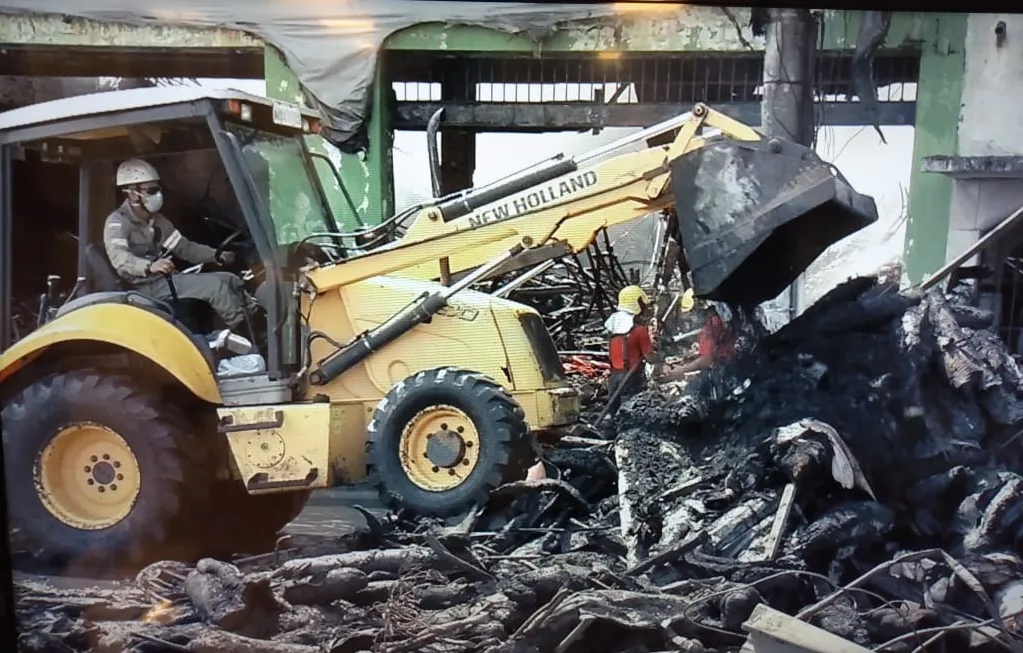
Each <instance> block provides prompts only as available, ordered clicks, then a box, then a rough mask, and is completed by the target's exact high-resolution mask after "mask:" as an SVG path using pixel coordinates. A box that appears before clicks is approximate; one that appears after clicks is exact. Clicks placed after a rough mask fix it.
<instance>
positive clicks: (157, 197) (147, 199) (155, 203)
mask: <svg viewBox="0 0 1023 653" xmlns="http://www.w3.org/2000/svg"><path fill="white" fill-rule="evenodd" d="M142 206H144V207H146V210H147V211H149V212H150V213H156V212H157V211H159V210H160V209H161V208H162V207H163V193H162V192H160V193H156V194H154V195H144V196H143V197H142Z"/></svg>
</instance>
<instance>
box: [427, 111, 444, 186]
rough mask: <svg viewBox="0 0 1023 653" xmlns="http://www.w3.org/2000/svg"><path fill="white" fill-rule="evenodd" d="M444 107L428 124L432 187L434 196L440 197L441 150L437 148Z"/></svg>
mask: <svg viewBox="0 0 1023 653" xmlns="http://www.w3.org/2000/svg"><path fill="white" fill-rule="evenodd" d="M443 114H444V107H441V108H439V109H437V110H436V111H435V112H434V113H433V115H432V116H430V120H429V121H428V122H427V123H426V153H427V154H428V155H429V159H430V186H431V187H432V188H433V196H434V197H440V148H439V147H438V146H437V131H438V130H440V118H441V116H442V115H443Z"/></svg>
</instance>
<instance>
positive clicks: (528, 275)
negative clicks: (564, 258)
mask: <svg viewBox="0 0 1023 653" xmlns="http://www.w3.org/2000/svg"><path fill="white" fill-rule="evenodd" d="M555 262H556V259H551V260H549V261H544V262H543V263H541V264H539V265H535V266H533V268H532V269H531V270H528V271H526V272H524V273H522V274H521V275H520V276H518V277H516V278H515V279H512V280H511V281H509V282H508V283H506V284H505V285H503V286H501V287H500V288H498V289H497V290H496V291H494V293H493V294H494V297H507V296H508V295H509V293H511V292H512V291H514V290H516V289H517V288H519V287H520V286H522V284H524V283H526V282H527V281H529V280H530V279H533V278H534V277H536V276H537V275H539V274H542V273H543V272H544V271H546V270H547V269H549V268H550V267H551V266H552V265H554V263H555Z"/></svg>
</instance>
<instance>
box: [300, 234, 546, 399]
mask: <svg viewBox="0 0 1023 653" xmlns="http://www.w3.org/2000/svg"><path fill="white" fill-rule="evenodd" d="M525 249H526V248H525V246H524V245H521V244H520V245H516V246H515V247H513V248H512V249H510V250H508V251H507V252H505V253H504V254H503V255H501V256H499V257H497V258H496V259H494V260H493V261H490V262H488V263H487V264H486V265H481V266H480V267H478V268H476V269H475V270H473V271H472V272H471V273H469V274H467V275H465V277H463V278H462V279H460V280H459V281H458V283H455V284H452V285H451V286H447V287H445V288H444V289H443V290H440V291H437V292H433V293H424V294H423V295H422V296H421V297H419V299H417V300H415V301H414V302H412V303H411V304H409V305H408V306H407V307H406V308H404V309H402V310H401V311H398V312H397V313H395V314H394V315H392V316H391V317H390V319H388V320H387V321H386V322H384V323H383V324H381V325H380V326H378V327H376V328H374V329H371V330H369V331H366V332H364V333H362V334H360V335H359V336H357V337H356V338H355V339H353V340H352V341H351V342H350V343H348V344H347V345H346V346H345V347H344V348H342V349H339V350H337V351H336V352H335V353H333V354H331V355H330V356H328V357H327V358H326V359H324V360H322V361H320V363H319V366H318V368H317V369H315V370H313V371H312V372H311V373H310V374H309V382H310V383H312V384H313V385H325V384H327V383H330V382H331V381H333V380H334V379H336V378H337V377H339V376H341V375H342V374H344V373H345V372H346V371H347V370H350V369H351V368H352V367H354V366H355V365H358V364H359V363H361V362H362V361H364V360H366V358H368V357H369V355H370V354H372V353H373V352H375V351H378V350H379V349H380V348H381V347H384V346H385V345H387V344H389V343H391V342H394V341H395V340H397V339H398V338H399V337H401V336H402V335H404V334H406V333H408V332H409V331H411V330H412V329H413V328H415V327H416V326H418V325H420V324H423V323H424V322H426V321H427V320H429V319H430V318H431V317H433V316H434V315H436V314H437V313H438V312H439V311H440V310H441V309H443V308H444V307H445V306H447V303H448V300H449V299H451V297H452V296H453V295H456V294H458V293H460V292H462V291H463V290H465V289H466V288H468V287H469V286H471V285H472V284H474V283H476V282H477V281H479V280H480V279H484V278H486V276H487V275H489V274H490V273H491V272H493V271H494V270H496V269H497V268H499V267H500V266H501V265H503V264H504V263H505V262H506V261H508V260H509V259H511V258H514V257H515V256H518V255H519V254H521V253H522V251H523V250H525Z"/></svg>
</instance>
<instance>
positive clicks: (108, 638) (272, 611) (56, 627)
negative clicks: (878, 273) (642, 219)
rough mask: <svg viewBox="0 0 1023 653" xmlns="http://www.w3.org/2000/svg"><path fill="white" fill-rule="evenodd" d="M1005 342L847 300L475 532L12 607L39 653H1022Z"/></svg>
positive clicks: (215, 565) (1022, 603)
mask: <svg viewBox="0 0 1023 653" xmlns="http://www.w3.org/2000/svg"><path fill="white" fill-rule="evenodd" d="M991 319H992V318H991V315H990V314H987V313H985V312H984V311H981V310H977V309H974V308H971V307H968V306H966V305H965V304H963V303H962V302H961V301H960V300H959V298H958V297H957V296H956V295H950V296H948V297H945V296H942V295H941V294H939V293H937V292H936V291H932V292H930V293H928V294H926V295H923V294H919V293H912V292H908V293H899V292H898V291H897V289H896V288H895V287H893V286H891V285H887V284H881V283H878V282H877V280H876V279H857V280H853V281H850V282H848V283H847V284H845V285H843V286H841V287H839V288H837V289H836V290H834V291H833V292H832V293H830V294H829V295H827V296H826V297H825V298H823V299H822V300H821V301H820V302H818V303H817V304H815V305H814V306H813V307H811V308H810V309H809V310H808V311H807V312H806V313H804V314H803V315H802V316H800V318H798V319H797V320H795V321H794V322H792V323H791V324H789V325H787V326H786V327H784V328H782V329H781V330H779V331H777V332H775V333H773V334H771V335H769V336H767V337H766V338H764V339H763V340H761V341H760V342H759V343H757V345H756V347H754V348H753V349H752V350H751V351H749V352H746V353H744V354H743V355H741V356H740V357H739V358H737V359H736V360H735V361H734V362H733V363H731V364H729V365H728V366H727V367H725V368H722V369H719V370H715V371H714V372H713V373H710V374H704V375H702V376H701V377H700V378H699V379H698V380H696V381H694V382H691V383H690V384H688V385H686V386H681V387H680V386H671V385H669V386H664V387H659V388H652V389H651V390H649V391H647V392H644V393H641V394H640V395H638V396H636V397H634V398H633V399H631V400H630V401H628V402H627V403H626V404H625V405H624V406H623V407H622V409H621V411H619V413H618V415H617V416H616V418H615V421H616V426H617V432H618V437H617V438H616V439H615V440H614V441H604V440H600V439H587V438H581V437H576V438H571V439H569V440H568V442H567V443H566V444H565V445H563V446H561V447H559V448H557V449H551V450H549V451H547V452H546V463H547V464H546V467H547V471H546V474H544V475H543V476H546V478H539V477H533V478H532V479H531V480H524V481H520V482H518V483H512V484H510V485H506V486H503V487H501V488H498V489H497V490H495V492H494V495H493V500H492V501H491V503H490V504H488V505H487V506H486V507H485V508H484V509H480V510H477V511H474V512H473V513H471V514H469V515H466V516H465V517H464V518H463V519H462V520H461V521H459V522H457V523H439V522H429V521H419V522H413V521H411V520H408V519H406V518H404V516H402V515H391V516H389V517H388V518H387V519H386V520H378V519H375V518H372V517H371V518H370V519H369V520H368V527H367V528H366V529H364V530H361V531H359V532H356V533H354V534H352V535H349V536H346V537H344V538H340V539H334V540H331V541H326V540H320V541H313V540H311V539H309V538H308V537H307V538H305V540H303V539H302V538H299V537H297V536H293V537H292V538H291V543H290V544H288V543H286V542H285V543H284V544H283V545H282V549H281V550H280V551H277V552H275V553H271V554H266V555H262V556H256V557H250V558H246V559H239V560H233V561H231V562H226V561H214V560H202V561H199V562H198V563H197V564H194V565H185V564H182V563H160V564H157V565H154V566H152V567H150V568H147V569H146V570H144V571H143V572H142V573H140V574H139V575H138V577H137V578H136V579H134V580H133V581H125V582H124V583H122V584H121V587H120V588H119V589H116V590H103V589H89V590H70V589H69V590H57V589H53V588H52V587H47V586H45V585H42V584H40V583H38V582H34V581H22V582H19V584H18V587H17V592H18V611H19V619H20V621H21V623H20V626H21V632H22V633H23V635H22V647H23V650H25V651H85V650H92V651H100V652H102V651H140V652H141V651H147V652H149V651H206V650H210V651H212V650H217V651H227V652H229V653H230V652H233V651H239V652H240V651H257V652H258V651H270V650H273V651H285V652H295V653H307V652H308V653H313V652H314V651H329V652H332V653H342V652H349V651H351V652H355V651H378V652H381V653H398V652H400V651H410V652H411V651H437V652H452V653H454V652H462V651H491V652H495V653H527V652H541V651H544V652H546V651H556V652H558V653H575V652H581V651H592V650H600V651H608V652H617V651H622V652H625V651H628V652H630V653H641V652H654V651H667V650H671V651H688V652H690V653H698V652H707V653H709V652H713V651H719V652H724V651H740V650H743V651H759V650H761V648H758V646H765V647H766V646H767V644H765V643H764V642H768V641H769V640H770V641H773V642H777V641H781V640H779V639H778V637H777V636H776V633H775V634H772V628H775V630H778V629H781V630H782V631H784V632H785V633H787V635H786V638H787V641H788V642H790V644H789V646H790V648H786V649H783V648H772V649H767V648H764V649H763V650H814V649H811V648H809V646H810V645H809V644H807V642H809V641H810V640H811V639H813V637H812V636H811V635H812V632H813V628H811V626H812V627H815V628H820V629H823V630H825V631H827V632H829V633H831V634H832V635H834V636H836V637H838V638H841V640H843V641H845V642H848V643H849V646H848V647H847V648H846V649H842V650H850V651H852V650H862V649H868V650H872V651H886V652H891V653H910V652H923V651H928V652H929V651H971V652H974V653H986V652H987V651H1002V650H1008V651H1020V652H1023V560H1021V558H1020V556H1019V555H1018V553H1017V551H1018V550H1019V545H1020V543H1021V541H1023V492H1021V491H1020V490H1021V488H1023V440H1021V439H1020V438H1019V435H1020V433H1023V428H1021V427H1023V372H1021V370H1020V368H1019V366H1018V365H1017V363H1016V361H1015V360H1013V358H1012V357H1011V356H1009V354H1008V353H1007V351H1006V349H1005V347H1004V346H1003V345H1002V344H1001V342H1000V341H999V340H998V338H997V336H996V335H995V334H994V333H992V332H991V331H989V330H987V329H986V327H987V326H988V325H989V324H990V322H991ZM775 611H777V612H775ZM778 612H780V613H784V614H785V615H789V616H790V618H793V619H797V620H799V621H801V622H804V623H805V624H807V628H806V629H804V630H800V629H796V628H793V627H792V626H791V624H790V625H789V626H786V625H785V624H786V623H787V622H786V621H785V620H784V619H781V616H780V615H779V614H778ZM772 615H773V616H772ZM772 624H773V625H772ZM797 631H798V632H797ZM837 641H838V640H832V644H834V643H835V642H837ZM758 642H759V644H758ZM797 642H802V643H801V644H798V645H799V646H801V647H802V648H792V647H795V646H797ZM744 647H745V648H744ZM857 647H861V648H857Z"/></svg>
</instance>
